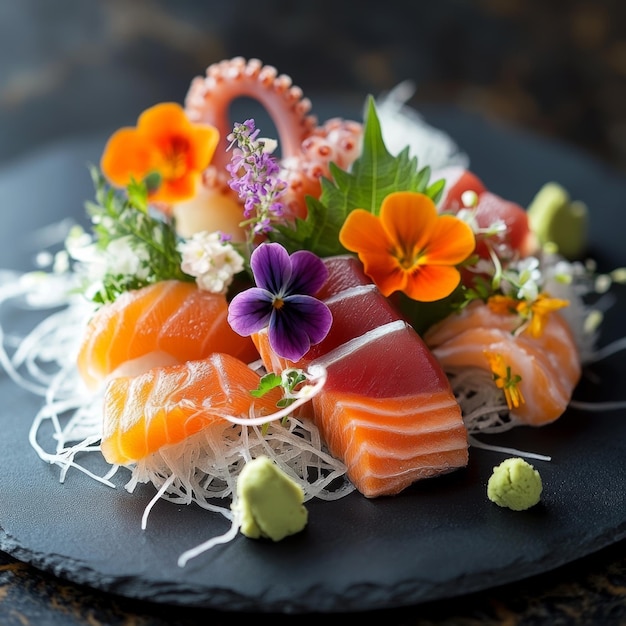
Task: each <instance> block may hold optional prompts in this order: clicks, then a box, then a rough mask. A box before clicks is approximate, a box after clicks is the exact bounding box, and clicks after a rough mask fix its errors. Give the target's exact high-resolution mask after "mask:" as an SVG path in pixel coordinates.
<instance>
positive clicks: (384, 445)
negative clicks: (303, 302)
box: [253, 256, 468, 497]
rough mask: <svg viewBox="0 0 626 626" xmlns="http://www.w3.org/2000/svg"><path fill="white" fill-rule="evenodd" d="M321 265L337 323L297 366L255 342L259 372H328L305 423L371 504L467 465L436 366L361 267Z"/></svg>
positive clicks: (456, 415) (454, 406)
mask: <svg viewBox="0 0 626 626" xmlns="http://www.w3.org/2000/svg"><path fill="white" fill-rule="evenodd" d="M324 262H325V263H326V265H327V267H328V269H329V278H328V280H327V282H326V283H325V285H324V287H323V288H322V289H321V291H320V292H319V293H318V294H317V296H318V297H322V298H323V300H324V302H325V303H326V304H327V305H328V306H329V308H330V310H331V312H332V313H333V325H332V328H331V331H330V332H329V334H328V336H327V337H326V338H325V339H324V340H323V341H322V342H320V343H319V344H318V345H316V346H313V347H312V348H311V350H310V351H309V352H308V353H307V354H306V355H305V356H304V358H303V359H302V360H301V361H299V362H298V363H291V362H289V361H286V360H285V359H280V358H278V357H277V355H276V354H275V353H274V352H273V351H272V349H271V347H270V345H269V340H268V336H267V332H265V331H262V332H261V333H258V334H257V335H255V336H254V337H253V339H254V341H255V344H256V345H257V347H258V349H259V353H260V355H261V359H262V360H263V362H264V364H265V366H266V367H267V368H268V369H271V370H273V371H280V370H281V369H283V368H285V367H291V366H295V367H303V368H304V367H307V366H309V365H315V364H319V365H323V366H324V367H325V368H326V369H327V373H328V378H327V381H326V385H325V386H324V388H323V389H322V390H321V391H320V392H319V394H318V395H317V396H315V397H314V398H313V400H312V403H311V407H310V409H311V414H310V416H311V417H312V419H313V421H314V422H315V424H316V425H317V427H318V428H319V429H320V432H321V434H322V437H323V439H324V441H325V442H326V444H327V445H328V447H329V450H330V452H331V454H333V456H335V457H337V458H339V459H340V460H342V461H343V462H344V463H345V464H346V466H347V474H348V477H349V478H350V480H351V481H352V482H353V484H354V485H355V487H356V488H357V489H358V490H359V491H360V492H361V493H362V494H363V495H365V496H367V497H377V496H381V495H394V494H397V493H399V492H400V491H402V490H403V489H405V488H406V487H408V486H409V485H410V484H412V483H413V482H415V481H416V480H419V479H421V478H427V477H431V476H436V475H438V474H442V473H446V472H449V471H452V470H455V469H458V468H460V467H464V466H465V465H467V461H468V442H467V431H466V429H465V426H464V424H463V421H462V416H461V410H460V407H459V405H458V403H457V401H456V399H455V397H454V394H453V392H452V389H451V387H450V383H449V381H448V378H447V377H446V375H445V373H444V372H443V369H442V368H441V366H440V365H439V363H438V362H437V360H436V359H435V358H434V356H433V355H432V354H431V353H430V351H429V350H428V348H427V347H426V345H425V344H424V342H423V341H422V339H421V338H420V337H419V335H418V334H417V333H416V332H415V330H414V329H413V328H412V327H411V326H410V325H409V324H407V323H406V322H405V321H404V320H402V319H401V317H400V314H399V313H398V312H397V311H396V310H395V308H394V307H393V306H392V305H391V304H390V302H389V301H388V299H387V298H385V297H384V296H383V295H382V294H381V293H380V291H379V290H378V289H377V288H376V287H375V286H374V285H373V284H372V283H371V281H370V280H369V279H368V278H367V276H365V274H364V273H363V270H362V268H361V265H360V263H359V261H358V260H357V259H355V258H354V257H350V256H338V257H331V258H329V259H325V260H324ZM305 408H306V407H305Z"/></svg>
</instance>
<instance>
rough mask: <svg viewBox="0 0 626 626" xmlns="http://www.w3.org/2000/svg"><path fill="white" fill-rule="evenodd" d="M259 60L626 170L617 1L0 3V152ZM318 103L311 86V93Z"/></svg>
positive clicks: (117, 115) (118, 114) (127, 111)
mask: <svg viewBox="0 0 626 626" xmlns="http://www.w3.org/2000/svg"><path fill="white" fill-rule="evenodd" d="M237 55H241V56H245V57H259V58H261V59H262V60H263V61H264V62H265V63H270V64H273V65H274V66H276V67H277V69H278V70H279V71H280V72H283V73H286V74H288V75H290V76H291V77H292V78H293V79H294V81H295V82H296V84H298V85H299V86H300V87H302V88H303V89H304V91H305V94H306V95H309V96H314V95H315V94H317V93H320V92H322V93H324V92H325V93H332V94H333V95H335V96H343V97H345V98H348V99H351V100H352V101H358V102H362V101H363V100H364V98H365V96H366V95H367V94H370V93H371V94H374V95H378V94H380V93H381V92H383V91H386V90H388V89H391V88H392V87H393V86H395V85H397V84H398V83H399V82H401V81H403V80H407V79H408V80H411V81H414V82H415V83H416V85H417V91H416V94H415V96H414V97H413V99H412V101H411V104H413V105H414V106H416V107H417V108H419V107H420V105H421V104H422V103H438V102H441V103H452V104H456V105H458V106H460V107H462V108H464V109H467V110H471V111H479V112H481V113H483V114H485V115H487V116H490V117H493V118H495V119H499V120H502V121H504V122H506V123H508V124H512V125H517V126H520V127H524V128H528V129H532V130H533V131H536V132H538V133H541V134H545V135H547V136H551V137H556V138H560V139H562V140H564V141H566V142H569V143H571V144H573V145H577V146H579V147H582V148H584V149H586V150H587V151H589V152H592V153H593V154H596V155H597V156H599V157H601V158H603V159H605V160H608V161H609V162H611V163H613V164H614V165H616V166H617V167H619V168H621V169H623V170H624V171H626V106H625V105H626V80H625V78H626V4H624V3H623V2H621V1H620V0H601V1H597V2H591V1H589V0H572V1H571V2H566V3H563V2H561V1H558V0H525V1H522V0H475V1H464V0H440V1H438V2H429V3H424V2H412V1H411V0H387V1H386V2H384V3H380V2H378V1H377V0H361V1H360V2H359V4H358V10H355V7H354V5H353V4H352V3H350V2H345V1H341V0H340V1H337V0H316V1H315V2H309V3H303V2H287V1H285V0H266V1H264V2H258V3H254V2H250V1H249V0H230V1H229V2H222V1H221V0H203V1H202V2H197V1H195V0H179V1H177V2H168V1H167V0H133V2H127V1H125V0H91V1H90V2H84V0H55V2H53V3H52V2H49V0H21V1H20V2H3V3H0V161H2V160H3V159H8V158H11V157H13V156H16V155H18V154H20V153H24V152H26V151H28V150H29V149H31V148H32V147H33V146H35V145H37V144H39V143H42V142H48V141H51V140H53V139H55V138H59V137H64V136H67V135H70V134H77V133H84V132H85V131H92V130H94V129H105V130H113V129H115V128H117V127H118V126H119V125H121V124H127V123H130V122H133V121H134V120H135V118H136V116H137V114H138V113H139V112H140V111H141V110H143V108H145V107H147V106H149V105H152V104H154V103H156V102H158V101H162V100H175V101H182V99H183V98H184V95H185V93H186V91H187V88H188V86H189V82H190V80H191V78H192V77H193V76H195V75H197V74H200V73H202V72H203V71H204V69H205V67H206V66H207V65H209V64H210V63H212V62H214V61H218V60H221V59H223V58H230V57H232V56H237ZM312 99H313V103H314V104H315V98H314V97H313V98H312Z"/></svg>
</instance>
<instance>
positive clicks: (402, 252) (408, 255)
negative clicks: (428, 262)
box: [392, 244, 423, 270]
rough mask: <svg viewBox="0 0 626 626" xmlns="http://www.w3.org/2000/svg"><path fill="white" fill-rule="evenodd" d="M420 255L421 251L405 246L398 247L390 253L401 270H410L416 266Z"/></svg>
mask: <svg viewBox="0 0 626 626" xmlns="http://www.w3.org/2000/svg"><path fill="white" fill-rule="evenodd" d="M422 254H423V250H416V249H415V248H413V247H410V246H407V245H405V244H400V245H398V246H397V247H396V248H395V250H394V251H393V252H392V255H393V256H394V257H395V258H396V260H397V261H398V264H399V265H400V267H401V268H402V269H403V270H410V269H411V268H413V267H415V266H416V265H418V264H419V260H420V258H421V257H422Z"/></svg>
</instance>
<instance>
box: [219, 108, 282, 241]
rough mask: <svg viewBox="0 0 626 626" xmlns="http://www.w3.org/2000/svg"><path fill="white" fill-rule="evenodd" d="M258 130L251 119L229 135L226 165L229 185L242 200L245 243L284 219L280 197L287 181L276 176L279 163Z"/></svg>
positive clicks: (237, 124) (235, 127) (236, 126)
mask: <svg viewBox="0 0 626 626" xmlns="http://www.w3.org/2000/svg"><path fill="white" fill-rule="evenodd" d="M258 135H259V130H258V129H257V128H255V122H254V120H253V119H249V120H246V121H245V122H244V123H243V124H240V123H236V124H235V125H234V127H233V132H232V133H231V134H230V135H228V140H229V141H230V142H231V143H230V146H229V147H228V149H229V150H230V149H231V148H233V147H234V146H235V144H236V146H237V147H235V148H234V149H233V156H232V158H231V162H230V163H229V164H228V165H227V166H226V169H227V170H228V173H229V174H230V175H231V177H232V178H231V180H230V183H229V184H230V187H231V189H233V190H234V191H236V192H237V194H238V195H239V197H240V198H241V199H242V200H243V201H244V213H243V215H244V221H243V222H241V226H242V227H244V228H247V235H248V244H252V242H253V241H254V238H255V237H256V236H257V235H263V234H267V233H270V232H272V230H274V227H273V224H274V223H276V222H281V221H282V219H283V208H284V205H283V203H282V202H281V201H280V197H281V196H282V195H283V194H284V193H285V190H286V188H287V184H286V183H285V181H283V180H281V179H280V178H279V177H278V174H279V172H280V166H279V165H278V162H277V160H276V159H275V158H274V157H272V155H271V154H270V152H269V151H268V149H267V148H268V146H267V143H266V142H265V141H262V140H259V139H257V137H258Z"/></svg>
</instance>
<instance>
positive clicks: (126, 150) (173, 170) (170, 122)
mask: <svg viewBox="0 0 626 626" xmlns="http://www.w3.org/2000/svg"><path fill="white" fill-rule="evenodd" d="M218 141H219V132H218V130H217V129H216V128H214V127H213V126H210V125H208V124H194V123H192V122H191V121H190V120H189V118H188V117H187V115H186V114H185V111H184V109H183V107H182V106H180V105H179V104H176V103H174V102H164V103H162V104H157V105H156V106H153V107H151V108H149V109H146V110H145V111H144V112H143V113H142V114H141V115H140V116H139V119H138V120H137V126H136V127H135V128H131V127H127V128H121V129H120V130H118V131H117V132H115V133H114V134H113V135H112V136H111V138H110V139H109V140H108V142H107V144H106V146H105V149H104V153H103V155H102V159H101V161H100V168H101V169H102V173H103V174H104V176H105V177H106V178H107V179H108V180H109V182H111V184H113V185H116V186H118V187H125V186H126V185H128V184H129V183H130V182H131V180H132V179H135V180H137V181H141V180H143V179H144V178H146V176H148V175H149V174H153V173H158V174H159V175H160V177H161V182H160V185H159V186H158V188H157V189H154V190H151V192H150V200H151V201H153V202H163V203H166V204H170V203H175V202H179V201H181V200H186V199H189V198H192V197H193V196H194V195H195V193H196V188H197V185H198V183H199V181H200V177H201V174H202V171H203V170H204V169H206V167H207V166H208V165H209V163H210V162H211V159H212V158H213V154H214V153H215V149H216V147H217V142H218Z"/></svg>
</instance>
